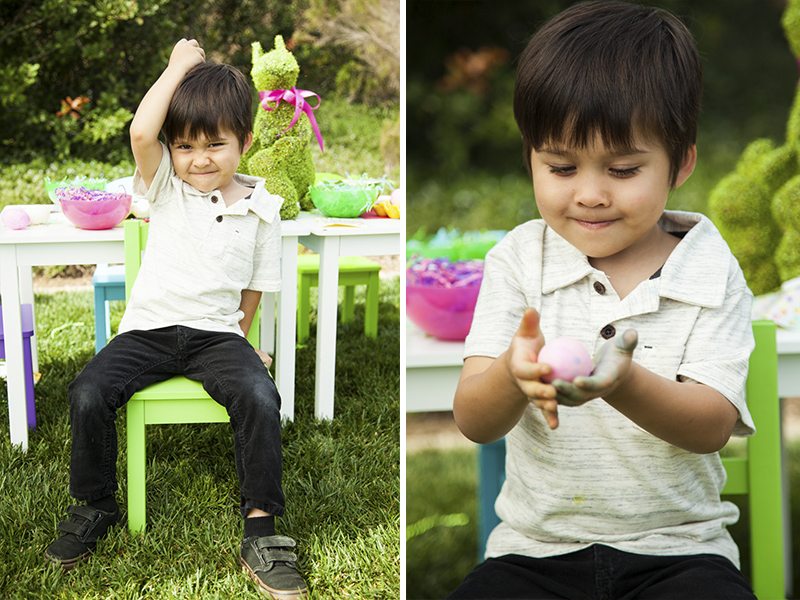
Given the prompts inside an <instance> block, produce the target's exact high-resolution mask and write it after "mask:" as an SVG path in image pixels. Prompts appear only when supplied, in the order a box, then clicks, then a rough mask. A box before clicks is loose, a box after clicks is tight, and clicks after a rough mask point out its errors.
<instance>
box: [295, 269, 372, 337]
mask: <svg viewBox="0 0 800 600" xmlns="http://www.w3.org/2000/svg"><path fill="white" fill-rule="evenodd" d="M380 270H381V266H380V265H379V264H378V263H376V262H374V261H371V260H369V259H368V258H364V257H363V256H342V257H341V258H340V259H339V285H343V286H345V287H344V304H343V305H342V322H343V323H347V322H348V321H352V319H353V315H354V312H355V286H357V285H365V286H367V298H366V305H365V308H364V333H365V334H366V335H367V337H373V338H374V337H377V336H378V290H379V288H380V279H379V275H378V274H379V273H380ZM318 285H319V254H301V255H299V256H298V257H297V287H298V290H297V342H298V343H300V342H303V341H305V340H306V339H308V336H309V335H310V332H311V326H310V322H309V318H310V316H311V288H312V287H317V286H318Z"/></svg>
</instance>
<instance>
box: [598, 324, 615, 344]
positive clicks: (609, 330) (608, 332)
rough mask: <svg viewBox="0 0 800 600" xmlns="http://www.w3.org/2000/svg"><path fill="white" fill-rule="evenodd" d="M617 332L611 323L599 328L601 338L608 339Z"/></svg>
mask: <svg viewBox="0 0 800 600" xmlns="http://www.w3.org/2000/svg"><path fill="white" fill-rule="evenodd" d="M616 334H617V330H616V329H614V326H613V325H606V326H605V327H603V328H602V329H601V330H600V335H601V336H603V339H606V340H610V339H611V338H612V337H614V336H615V335H616Z"/></svg>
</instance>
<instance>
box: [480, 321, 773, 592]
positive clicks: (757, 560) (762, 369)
mask: <svg viewBox="0 0 800 600" xmlns="http://www.w3.org/2000/svg"><path fill="white" fill-rule="evenodd" d="M753 335H754V337H755V343H756V345H755V349H754V350H753V353H752V354H751V355H750V369H749V371H748V376H747V384H746V396H747V406H748V408H749V409H750V414H751V415H752V416H753V421H754V422H755V424H756V428H757V432H756V434H755V435H753V436H750V437H748V438H747V440H746V450H745V452H744V456H743V457H740V456H736V457H727V456H726V457H725V458H723V459H722V463H723V465H724V467H725V471H726V473H727V476H728V477H727V482H726V484H725V487H724V489H723V491H722V493H723V495H738V494H743V495H747V501H748V507H749V513H750V556H751V561H750V564H751V578H750V581H751V583H752V585H753V589H754V591H755V594H756V596H757V597H758V598H770V599H773V598H785V597H786V596H785V560H784V558H785V548H786V547H785V541H786V540H785V539H784V525H783V510H782V509H783V504H782V500H783V494H782V479H781V477H782V467H781V430H780V403H779V399H778V352H777V345H776V340H775V323H773V322H772V321H754V322H753ZM479 460H480V491H479V494H480V498H479V511H480V523H479V527H478V535H479V539H478V547H479V553H480V554H479V558H480V559H482V558H483V549H484V548H485V547H486V539H487V538H488V536H489V533H490V532H491V530H492V529H493V528H494V526H495V525H497V523H498V522H499V519H498V518H497V515H496V514H495V513H494V510H493V504H494V499H495V497H496V496H497V493H498V492H499V490H500V487H501V486H502V481H503V479H504V477H505V444H504V440H500V441H498V442H494V443H493V444H487V445H485V446H482V447H481V451H480V458H479Z"/></svg>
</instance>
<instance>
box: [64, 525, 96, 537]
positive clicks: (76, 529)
mask: <svg viewBox="0 0 800 600" xmlns="http://www.w3.org/2000/svg"><path fill="white" fill-rule="evenodd" d="M89 525H90V523H88V522H86V521H84V522H83V523H76V522H75V521H61V522H60V523H59V524H58V529H59V531H63V532H64V533H74V534H75V535H77V536H78V537H79V538H82V537H83V536H84V535H86V533H87V532H88V530H89Z"/></svg>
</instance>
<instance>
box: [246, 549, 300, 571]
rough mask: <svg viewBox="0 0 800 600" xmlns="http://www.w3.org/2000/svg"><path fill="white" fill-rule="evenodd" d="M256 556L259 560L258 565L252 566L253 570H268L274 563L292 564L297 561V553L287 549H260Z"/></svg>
mask: <svg viewBox="0 0 800 600" xmlns="http://www.w3.org/2000/svg"><path fill="white" fill-rule="evenodd" d="M258 558H259V559H260V561H261V564H260V565H257V566H256V567H254V568H253V571H256V572H258V571H264V572H266V571H270V570H272V568H273V567H274V566H275V564H276V563H290V564H292V565H294V563H296V562H297V555H296V554H295V553H294V552H290V551H289V550H260V551H259V552H258Z"/></svg>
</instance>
